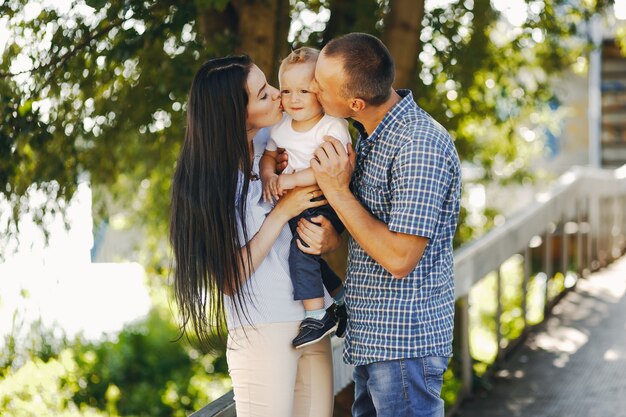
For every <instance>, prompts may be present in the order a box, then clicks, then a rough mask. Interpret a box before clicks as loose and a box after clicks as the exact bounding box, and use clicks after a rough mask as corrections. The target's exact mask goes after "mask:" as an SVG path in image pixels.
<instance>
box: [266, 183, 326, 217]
mask: <svg viewBox="0 0 626 417" xmlns="http://www.w3.org/2000/svg"><path fill="white" fill-rule="evenodd" d="M321 195H322V191H321V190H320V188H319V187H318V186H317V185H310V186H308V187H296V188H294V189H293V190H289V191H287V192H285V193H284V194H283V195H282V197H280V200H278V203H277V204H276V207H274V210H272V211H277V212H278V213H279V214H281V215H283V216H285V217H286V219H285V222H287V221H289V219H291V218H292V217H296V216H297V215H298V214H300V213H302V212H303V211H304V210H306V209H308V208H312V207H319V206H323V205H324V204H328V201H326V200H325V199H324V200H319V201H311V200H312V199H314V198H317V197H319V196H321Z"/></svg>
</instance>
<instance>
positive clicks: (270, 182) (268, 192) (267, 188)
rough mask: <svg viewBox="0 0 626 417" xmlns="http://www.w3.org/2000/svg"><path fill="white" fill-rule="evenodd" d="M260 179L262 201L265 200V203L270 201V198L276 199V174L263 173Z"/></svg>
mask: <svg viewBox="0 0 626 417" xmlns="http://www.w3.org/2000/svg"><path fill="white" fill-rule="evenodd" d="M261 181H262V182H263V201H265V202H266V203H271V202H272V198H274V199H275V200H278V197H279V192H278V175H276V174H268V175H264V176H263V178H262V179H261Z"/></svg>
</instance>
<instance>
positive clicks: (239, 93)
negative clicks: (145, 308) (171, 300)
mask: <svg viewBox="0 0 626 417" xmlns="http://www.w3.org/2000/svg"><path fill="white" fill-rule="evenodd" d="M251 67H252V61H251V60H250V58H249V57H247V56H234V57H226V58H219V59H213V60H210V61H208V62H206V63H205V64H204V65H202V67H201V68H200V69H199V70H198V72H197V73H196V75H195V77H194V80H193V83H192V84H191V89H190V92H189V102H188V104H187V127H186V133H185V140H184V143H183V145H182V149H181V151H180V156H179V158H178V163H177V165H176V171H175V173H174V178H173V181H172V202H171V213H170V243H171V245H172V249H173V254H174V261H175V263H176V265H175V268H174V273H173V274H174V292H175V298H176V302H177V304H178V309H179V312H180V329H181V335H182V334H189V333H188V331H189V330H191V331H192V332H193V334H195V335H196V336H197V338H198V342H199V343H200V345H201V346H202V347H203V348H208V349H214V348H216V347H217V346H218V345H217V340H216V339H215V338H214V337H212V336H213V335H215V334H217V335H218V336H220V339H218V340H220V341H223V338H224V336H225V334H226V328H225V314H224V294H225V293H226V294H232V295H233V300H234V303H235V306H236V307H237V308H236V311H237V312H238V314H239V312H242V311H244V312H245V309H243V310H242V309H241V307H242V306H243V297H244V296H243V295H242V292H241V291H240V290H241V286H242V283H243V282H245V280H244V279H243V278H244V277H243V276H242V275H243V272H242V268H241V265H244V264H245V263H246V262H250V259H249V257H248V258H247V259H243V258H244V256H243V255H242V252H241V246H242V244H243V243H244V242H240V240H239V232H238V230H239V227H241V228H242V229H243V235H244V238H245V241H247V240H248V237H247V231H246V222H245V210H246V207H245V202H246V198H245V196H246V195H247V192H248V185H249V181H250V180H249V173H250V172H251V165H252V162H251V155H250V148H249V143H248V140H247V134H246V108H247V105H248V92H247V78H248V73H249V72H250V68H251ZM241 173H245V174H246V175H241ZM241 179H243V181H241ZM239 196H240V197H239ZM238 225H240V226H239V227H238ZM244 314H245V313H244Z"/></svg>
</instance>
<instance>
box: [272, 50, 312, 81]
mask: <svg viewBox="0 0 626 417" xmlns="http://www.w3.org/2000/svg"><path fill="white" fill-rule="evenodd" d="M319 55H320V51H319V49H315V48H310V47H308V46H303V47H301V48H298V49H296V50H294V51H292V52H291V53H290V54H289V55H287V57H286V58H285V59H283V60H282V61H281V63H280V67H279V68H278V75H279V76H280V75H281V74H282V73H283V71H284V70H285V68H286V67H288V66H290V65H295V64H313V65H315V63H316V62H317V58H318V57H319Z"/></svg>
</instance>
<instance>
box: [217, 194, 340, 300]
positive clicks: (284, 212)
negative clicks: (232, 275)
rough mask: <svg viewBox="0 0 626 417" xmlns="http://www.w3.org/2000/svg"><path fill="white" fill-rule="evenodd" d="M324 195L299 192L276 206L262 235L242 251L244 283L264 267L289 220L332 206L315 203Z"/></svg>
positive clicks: (264, 226) (264, 225)
mask: <svg viewBox="0 0 626 417" xmlns="http://www.w3.org/2000/svg"><path fill="white" fill-rule="evenodd" d="M321 195H322V192H321V191H320V189H319V187H317V186H316V185H312V186H309V187H303V188H296V189H294V190H291V191H289V192H287V193H286V194H285V195H283V197H282V198H281V199H280V200H279V201H278V203H277V204H276V207H274V209H273V210H272V211H270V213H269V214H268V215H267V217H266V218H265V220H264V221H263V224H262V225H261V228H260V229H259V231H258V232H257V233H256V234H255V235H254V236H253V237H252V239H250V240H249V241H248V243H247V244H245V245H244V246H242V247H241V255H242V257H241V258H242V260H243V262H242V264H241V265H240V268H241V272H242V273H241V277H242V280H244V281H245V280H247V279H248V278H250V276H251V275H252V274H253V273H254V271H255V270H256V268H258V267H259V265H261V263H262V262H263V260H264V259H265V257H266V256H267V254H268V253H269V252H270V250H271V249H272V246H273V245H274V243H275V242H276V239H277V238H278V236H279V235H280V232H281V231H282V229H283V227H284V226H285V224H287V222H288V221H289V219H291V218H292V217H295V216H297V215H298V214H300V213H301V212H302V211H304V210H306V209H308V208H313V207H319V206H322V205H324V204H328V202H327V201H326V200H320V201H311V200H312V199H314V198H316V197H319V196H321ZM248 260H249V262H248ZM243 283H244V282H240V286H241V285H243ZM224 293H225V294H226V295H232V294H233V288H231V289H230V290H228V289H226V290H225V291H224Z"/></svg>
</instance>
